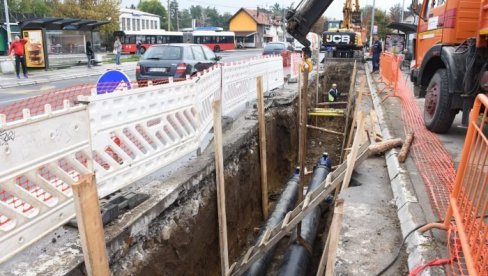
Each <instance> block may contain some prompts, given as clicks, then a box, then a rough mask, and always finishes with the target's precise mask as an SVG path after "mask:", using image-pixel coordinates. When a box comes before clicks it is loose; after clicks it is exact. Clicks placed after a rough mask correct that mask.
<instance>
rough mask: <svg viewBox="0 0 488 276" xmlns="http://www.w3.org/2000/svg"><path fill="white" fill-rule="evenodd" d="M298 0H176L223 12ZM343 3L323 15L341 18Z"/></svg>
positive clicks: (363, 1) (392, 0)
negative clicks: (242, 4)
mask: <svg viewBox="0 0 488 276" xmlns="http://www.w3.org/2000/svg"><path fill="white" fill-rule="evenodd" d="M299 1H300V0H247V1H242V2H241V1H229V0H178V3H179V5H180V9H185V8H188V7H190V6H191V5H201V6H204V7H207V6H210V7H215V8H216V9H217V10H219V11H220V12H221V13H223V12H230V13H235V12H236V11H237V10H238V9H239V8H242V6H240V5H239V4H240V3H245V4H244V8H254V9H255V8H256V7H257V6H258V5H259V6H260V7H265V8H266V7H267V6H268V7H271V6H272V5H273V4H274V3H280V5H285V6H287V7H288V6H289V5H290V4H291V3H294V6H295V5H296V4H297V3H298V2H299ZM403 1H404V0H376V7H377V8H380V9H383V10H388V9H389V8H390V7H391V6H393V5H395V4H397V3H400V4H401V3H403ZM161 2H162V3H163V6H165V7H166V6H167V0H161ZM137 3H139V0H122V6H123V7H126V6H130V5H131V4H134V5H136V6H137ZM409 3H410V0H405V6H407V5H408V4H409ZM372 4H373V0H360V1H359V5H360V6H361V7H363V6H365V5H372ZM343 5H344V0H335V1H334V2H332V4H331V5H330V7H329V8H328V9H327V11H326V12H325V16H327V17H329V18H336V19H342V6H343Z"/></svg>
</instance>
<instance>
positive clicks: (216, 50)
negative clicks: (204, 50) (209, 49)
mask: <svg viewBox="0 0 488 276" xmlns="http://www.w3.org/2000/svg"><path fill="white" fill-rule="evenodd" d="M214 52H215V53H218V52H220V46H219V45H215V46H214Z"/></svg>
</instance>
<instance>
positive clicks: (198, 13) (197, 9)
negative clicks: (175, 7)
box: [190, 5, 203, 19]
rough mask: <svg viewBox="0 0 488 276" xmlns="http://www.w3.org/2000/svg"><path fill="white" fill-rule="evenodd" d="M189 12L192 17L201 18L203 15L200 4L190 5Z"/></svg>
mask: <svg viewBox="0 0 488 276" xmlns="http://www.w3.org/2000/svg"><path fill="white" fill-rule="evenodd" d="M190 14H191V17H192V18H193V19H201V18H202V15H203V8H202V6H200V5H197V6H193V5H192V6H191V7H190Z"/></svg>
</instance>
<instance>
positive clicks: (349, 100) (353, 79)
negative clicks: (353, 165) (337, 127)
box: [339, 61, 357, 164]
mask: <svg viewBox="0 0 488 276" xmlns="http://www.w3.org/2000/svg"><path fill="white" fill-rule="evenodd" d="M356 66H357V65H356V61H354V68H353V72H352V77H351V85H350V86H349V93H348V97H347V109H346V125H345V127H344V139H343V140H342V147H341V153H340V157H339V164H341V163H342V160H344V155H345V153H344V148H345V147H346V135H347V129H348V128H349V120H350V117H351V108H352V98H353V91H354V87H355V85H356V72H357V67H356ZM353 120H355V119H354V116H353ZM351 127H354V126H351Z"/></svg>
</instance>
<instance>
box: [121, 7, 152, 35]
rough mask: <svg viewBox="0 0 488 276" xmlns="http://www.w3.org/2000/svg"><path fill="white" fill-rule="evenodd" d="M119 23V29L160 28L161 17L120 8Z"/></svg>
mask: <svg viewBox="0 0 488 276" xmlns="http://www.w3.org/2000/svg"><path fill="white" fill-rule="evenodd" d="M119 24H120V27H119V28H120V30H121V31H143V30H160V29H161V17H160V16H159V15H155V14H152V13H147V12H142V11H139V10H133V9H126V8H122V9H120V16H119Z"/></svg>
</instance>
